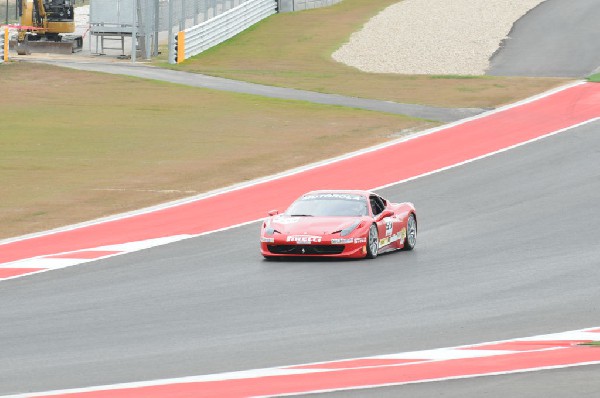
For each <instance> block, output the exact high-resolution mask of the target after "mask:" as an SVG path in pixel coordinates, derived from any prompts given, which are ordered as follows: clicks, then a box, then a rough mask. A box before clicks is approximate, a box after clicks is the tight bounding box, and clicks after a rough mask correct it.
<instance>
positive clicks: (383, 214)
mask: <svg viewBox="0 0 600 398" xmlns="http://www.w3.org/2000/svg"><path fill="white" fill-rule="evenodd" d="M393 215H394V212H393V211H392V210H389V209H388V210H384V211H382V212H381V213H380V214H379V215H378V216H377V221H381V220H383V219H384V218H386V217H391V216H393Z"/></svg>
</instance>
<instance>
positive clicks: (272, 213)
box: [267, 210, 279, 216]
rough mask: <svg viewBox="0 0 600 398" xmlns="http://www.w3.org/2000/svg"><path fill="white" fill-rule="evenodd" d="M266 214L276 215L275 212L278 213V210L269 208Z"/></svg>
mask: <svg viewBox="0 0 600 398" xmlns="http://www.w3.org/2000/svg"><path fill="white" fill-rule="evenodd" d="M267 214H268V215H270V216H276V215H277V214H279V210H271V211H269V212H268V213H267Z"/></svg>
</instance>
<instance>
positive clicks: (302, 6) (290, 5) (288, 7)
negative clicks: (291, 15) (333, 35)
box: [279, 0, 342, 12]
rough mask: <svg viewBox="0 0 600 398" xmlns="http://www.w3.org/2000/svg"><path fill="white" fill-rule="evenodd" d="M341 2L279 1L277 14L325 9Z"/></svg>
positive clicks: (335, 0)
mask: <svg viewBox="0 0 600 398" xmlns="http://www.w3.org/2000/svg"><path fill="white" fill-rule="evenodd" d="M340 1H342V0H279V12H292V11H302V10H308V9H311V8H319V7H327V6H330V5H333V4H335V3H339V2H340Z"/></svg>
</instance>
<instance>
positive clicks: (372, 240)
mask: <svg viewBox="0 0 600 398" xmlns="http://www.w3.org/2000/svg"><path fill="white" fill-rule="evenodd" d="M378 251H379V232H377V225H375V224H371V228H369V237H368V238H367V258H375V257H377V252H378Z"/></svg>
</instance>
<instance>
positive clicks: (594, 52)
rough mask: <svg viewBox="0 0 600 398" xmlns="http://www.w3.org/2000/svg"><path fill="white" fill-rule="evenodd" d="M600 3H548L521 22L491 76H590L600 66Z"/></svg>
mask: <svg viewBox="0 0 600 398" xmlns="http://www.w3.org/2000/svg"><path fill="white" fill-rule="evenodd" d="M599 21H600V1H598V0H547V1H545V2H543V3H541V4H540V5H539V6H537V7H536V8H534V9H533V10H531V11H530V12H529V13H527V14H526V15H525V16H523V17H522V18H521V19H519V20H518V21H517V22H516V23H515V25H514V26H513V29H512V31H511V33H510V34H509V39H507V40H506V41H505V42H504V45H503V46H502V48H501V49H500V50H499V51H498V52H497V53H496V54H495V56H493V57H492V59H491V68H490V70H489V72H488V74H489V75H496V76H539V77H549V76H554V77H577V78H580V77H586V76H588V75H590V74H592V73H593V72H594V71H597V70H598V68H599V67H600V40H599V37H600V29H599V27H600V23H599Z"/></svg>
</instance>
